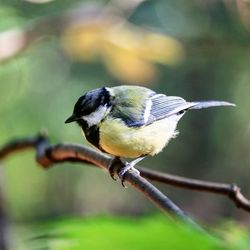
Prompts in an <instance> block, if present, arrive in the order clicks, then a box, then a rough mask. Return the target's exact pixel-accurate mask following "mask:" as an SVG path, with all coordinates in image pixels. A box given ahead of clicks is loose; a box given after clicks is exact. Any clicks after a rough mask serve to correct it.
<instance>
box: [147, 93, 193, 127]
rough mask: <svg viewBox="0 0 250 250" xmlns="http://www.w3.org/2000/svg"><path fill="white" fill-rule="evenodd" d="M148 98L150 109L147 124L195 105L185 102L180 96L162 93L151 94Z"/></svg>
mask: <svg viewBox="0 0 250 250" xmlns="http://www.w3.org/2000/svg"><path fill="white" fill-rule="evenodd" d="M150 100H151V109H150V114H149V118H148V121H147V124H150V123H152V122H154V121H157V120H161V119H164V118H166V117H168V116H170V115H173V114H175V113H178V112H179V111H181V110H185V109H188V108H190V107H192V106H194V105H195V104H194V103H191V102H186V101H185V100H184V99H183V98H181V97H178V96H166V95H163V94H156V95H154V96H152V98H151V99H150Z"/></svg>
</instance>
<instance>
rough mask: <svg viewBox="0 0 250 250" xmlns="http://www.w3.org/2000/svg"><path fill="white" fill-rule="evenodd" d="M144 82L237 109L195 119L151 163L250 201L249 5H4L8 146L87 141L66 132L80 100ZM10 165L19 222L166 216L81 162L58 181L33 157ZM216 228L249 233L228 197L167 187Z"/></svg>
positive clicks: (6, 177)
mask: <svg viewBox="0 0 250 250" xmlns="http://www.w3.org/2000/svg"><path fill="white" fill-rule="evenodd" d="M119 84H136V85H143V86H147V87H149V88H151V89H153V90H155V91H157V92H161V93H165V94H167V95H179V96H182V97H183V98H185V99H187V100H190V101H193V100H203V99H208V100H209V99H212V100H213V99H218V100H226V101H230V102H233V103H236V104H237V107H236V108H217V109H209V110H202V111H190V112H188V113H187V114H186V115H185V117H184V118H183V119H182V121H181V122H180V123H179V126H178V129H179V131H180V135H179V136H178V138H177V139H175V140H173V141H171V142H170V144H169V145H168V147H167V148H166V149H165V150H164V151H163V152H162V153H161V154H159V155H157V156H155V157H153V158H148V159H146V160H145V161H143V163H142V164H141V165H143V166H145V167H149V168H151V167H152V166H155V168H157V169H159V170H161V171H165V172H168V173H173V174H178V175H182V176H187V177H191V178H198V179H203V180H210V181H218V182H228V183H237V184H238V185H239V186H240V187H241V190H242V192H243V193H244V194H245V195H246V197H250V185H249V180H250V170H249V166H250V157H249V156H250V154H249V150H250V116H249V106H250V98H249V96H250V2H249V1H247V0H237V1H234V0H231V1H223V0H215V1H210V0H194V1H181V0H148V1H143V0H128V1H122V0H113V1H101V0H100V1H98V0H95V1H80V0H79V1H73V0H70V1H67V0H60V1H59V0H54V1H48V0H47V1H45V0H29V1H28V0H27V1H24V0H23V1H21V0H1V2H0V115H1V118H2V119H1V122H0V145H3V144H4V143H5V142H7V141H8V140H10V139H13V138H22V137H26V136H31V135H35V134H37V133H38V132H39V131H40V129H41V128H45V129H46V130H47V131H48V133H49V138H50V140H51V142H52V143H58V142H71V143H86V142H85V141H84V140H83V138H82V135H81V131H80V129H79V127H77V125H75V126H74V125H73V126H66V125H65V124H64V121H65V119H66V118H67V117H68V116H69V115H70V114H71V112H72V109H73V105H74V103H75V101H76V100H77V98H78V97H79V96H81V95H82V94H83V93H85V92H86V91H88V90H90V89H93V88H97V87H101V86H116V85H119ZM0 165H1V169H0V171H1V176H0V177H1V193H2V196H3V197H2V200H3V201H4V202H3V203H2V206H3V207H4V210H5V211H6V214H7V217H8V220H10V221H11V222H13V223H23V222H32V221H38V220H41V219H48V218H56V217H62V216H74V215H77V216H79V215H84V216H88V215H91V216H94V215H99V214H112V215H123V216H125V215H126V216H140V217H142V216H145V215H149V214H154V213H158V209H157V208H156V207H154V206H153V205H152V204H151V203H150V202H149V201H148V200H146V198H145V197H144V196H143V195H141V194H140V193H137V191H135V190H133V189H132V188H128V189H124V188H122V186H121V185H119V184H118V183H116V182H114V181H112V180H111V178H110V177H109V176H108V174H107V173H105V172H103V171H100V170H99V169H96V168H91V167H88V166H87V167H84V166H83V165H81V164H61V165H60V166H57V167H53V168H51V169H49V170H48V171H44V170H43V169H41V168H40V167H39V166H38V165H37V164H36V162H35V159H34V152H33V151H29V152H23V153H20V154H15V155H13V156H11V157H9V158H8V159H7V160H6V161H5V162H4V163H3V162H2V163H0ZM159 188H160V189H161V190H163V192H165V193H166V194H167V195H169V197H170V198H172V199H173V201H174V202H176V203H177V204H178V205H179V206H180V207H181V208H182V209H183V210H184V211H186V212H187V213H188V214H190V215H191V216H192V217H194V218H196V219H197V220H198V221H201V222H203V223H207V224H210V225H212V224H215V223H218V222H220V221H222V220H224V219H226V220H231V219H234V220H237V221H238V222H240V223H242V224H244V225H246V226H249V225H250V219H249V214H247V213H246V212H244V211H241V210H239V209H237V208H236V207H235V206H234V204H233V203H232V202H230V201H229V200H228V199H227V198H225V197H221V196H218V195H213V194H205V193H198V192H194V191H188V190H183V189H177V188H173V187H170V186H166V185H159Z"/></svg>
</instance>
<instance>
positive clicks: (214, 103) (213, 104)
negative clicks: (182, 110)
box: [190, 101, 236, 109]
mask: <svg viewBox="0 0 250 250" xmlns="http://www.w3.org/2000/svg"><path fill="white" fill-rule="evenodd" d="M191 103H192V104H193V105H192V106H191V107H190V109H203V108H210V107H218V106H232V107H235V106H236V105H235V104H234V103H231V102H224V101H201V102H191Z"/></svg>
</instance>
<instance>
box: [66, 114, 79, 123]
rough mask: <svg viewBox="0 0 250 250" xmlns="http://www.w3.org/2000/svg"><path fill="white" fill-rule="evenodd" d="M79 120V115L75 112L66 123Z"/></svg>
mask: <svg viewBox="0 0 250 250" xmlns="http://www.w3.org/2000/svg"><path fill="white" fill-rule="evenodd" d="M76 120H77V117H76V115H75V114H73V115H71V116H70V117H69V118H68V119H67V120H66V121H65V123H70V122H75V121H76Z"/></svg>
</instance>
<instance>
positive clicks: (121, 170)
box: [108, 156, 144, 188]
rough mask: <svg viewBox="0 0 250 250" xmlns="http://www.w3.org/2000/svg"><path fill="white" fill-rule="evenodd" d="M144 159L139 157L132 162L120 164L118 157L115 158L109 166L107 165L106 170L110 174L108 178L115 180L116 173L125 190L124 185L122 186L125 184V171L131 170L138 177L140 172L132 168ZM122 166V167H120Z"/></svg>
mask: <svg viewBox="0 0 250 250" xmlns="http://www.w3.org/2000/svg"><path fill="white" fill-rule="evenodd" d="M143 158H144V156H143V157H139V158H137V159H135V160H134V161H132V162H130V163H129V162H122V161H121V159H120V158H119V157H115V158H114V159H113V160H112V161H111V163H110V165H109V168H108V171H109V174H110V177H111V178H112V179H113V180H115V181H116V180H117V179H116V178H115V177H114V176H115V174H116V173H117V174H118V176H119V178H120V180H121V184H122V186H123V187H125V188H127V187H126V186H125V185H124V182H125V174H126V173H127V171H129V170H133V171H134V172H135V173H136V174H138V175H140V172H139V171H138V170H137V169H135V168H134V166H135V165H136V164H137V163H138V162H139V161H141V160H142V159H143ZM121 166H122V167H121Z"/></svg>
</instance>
